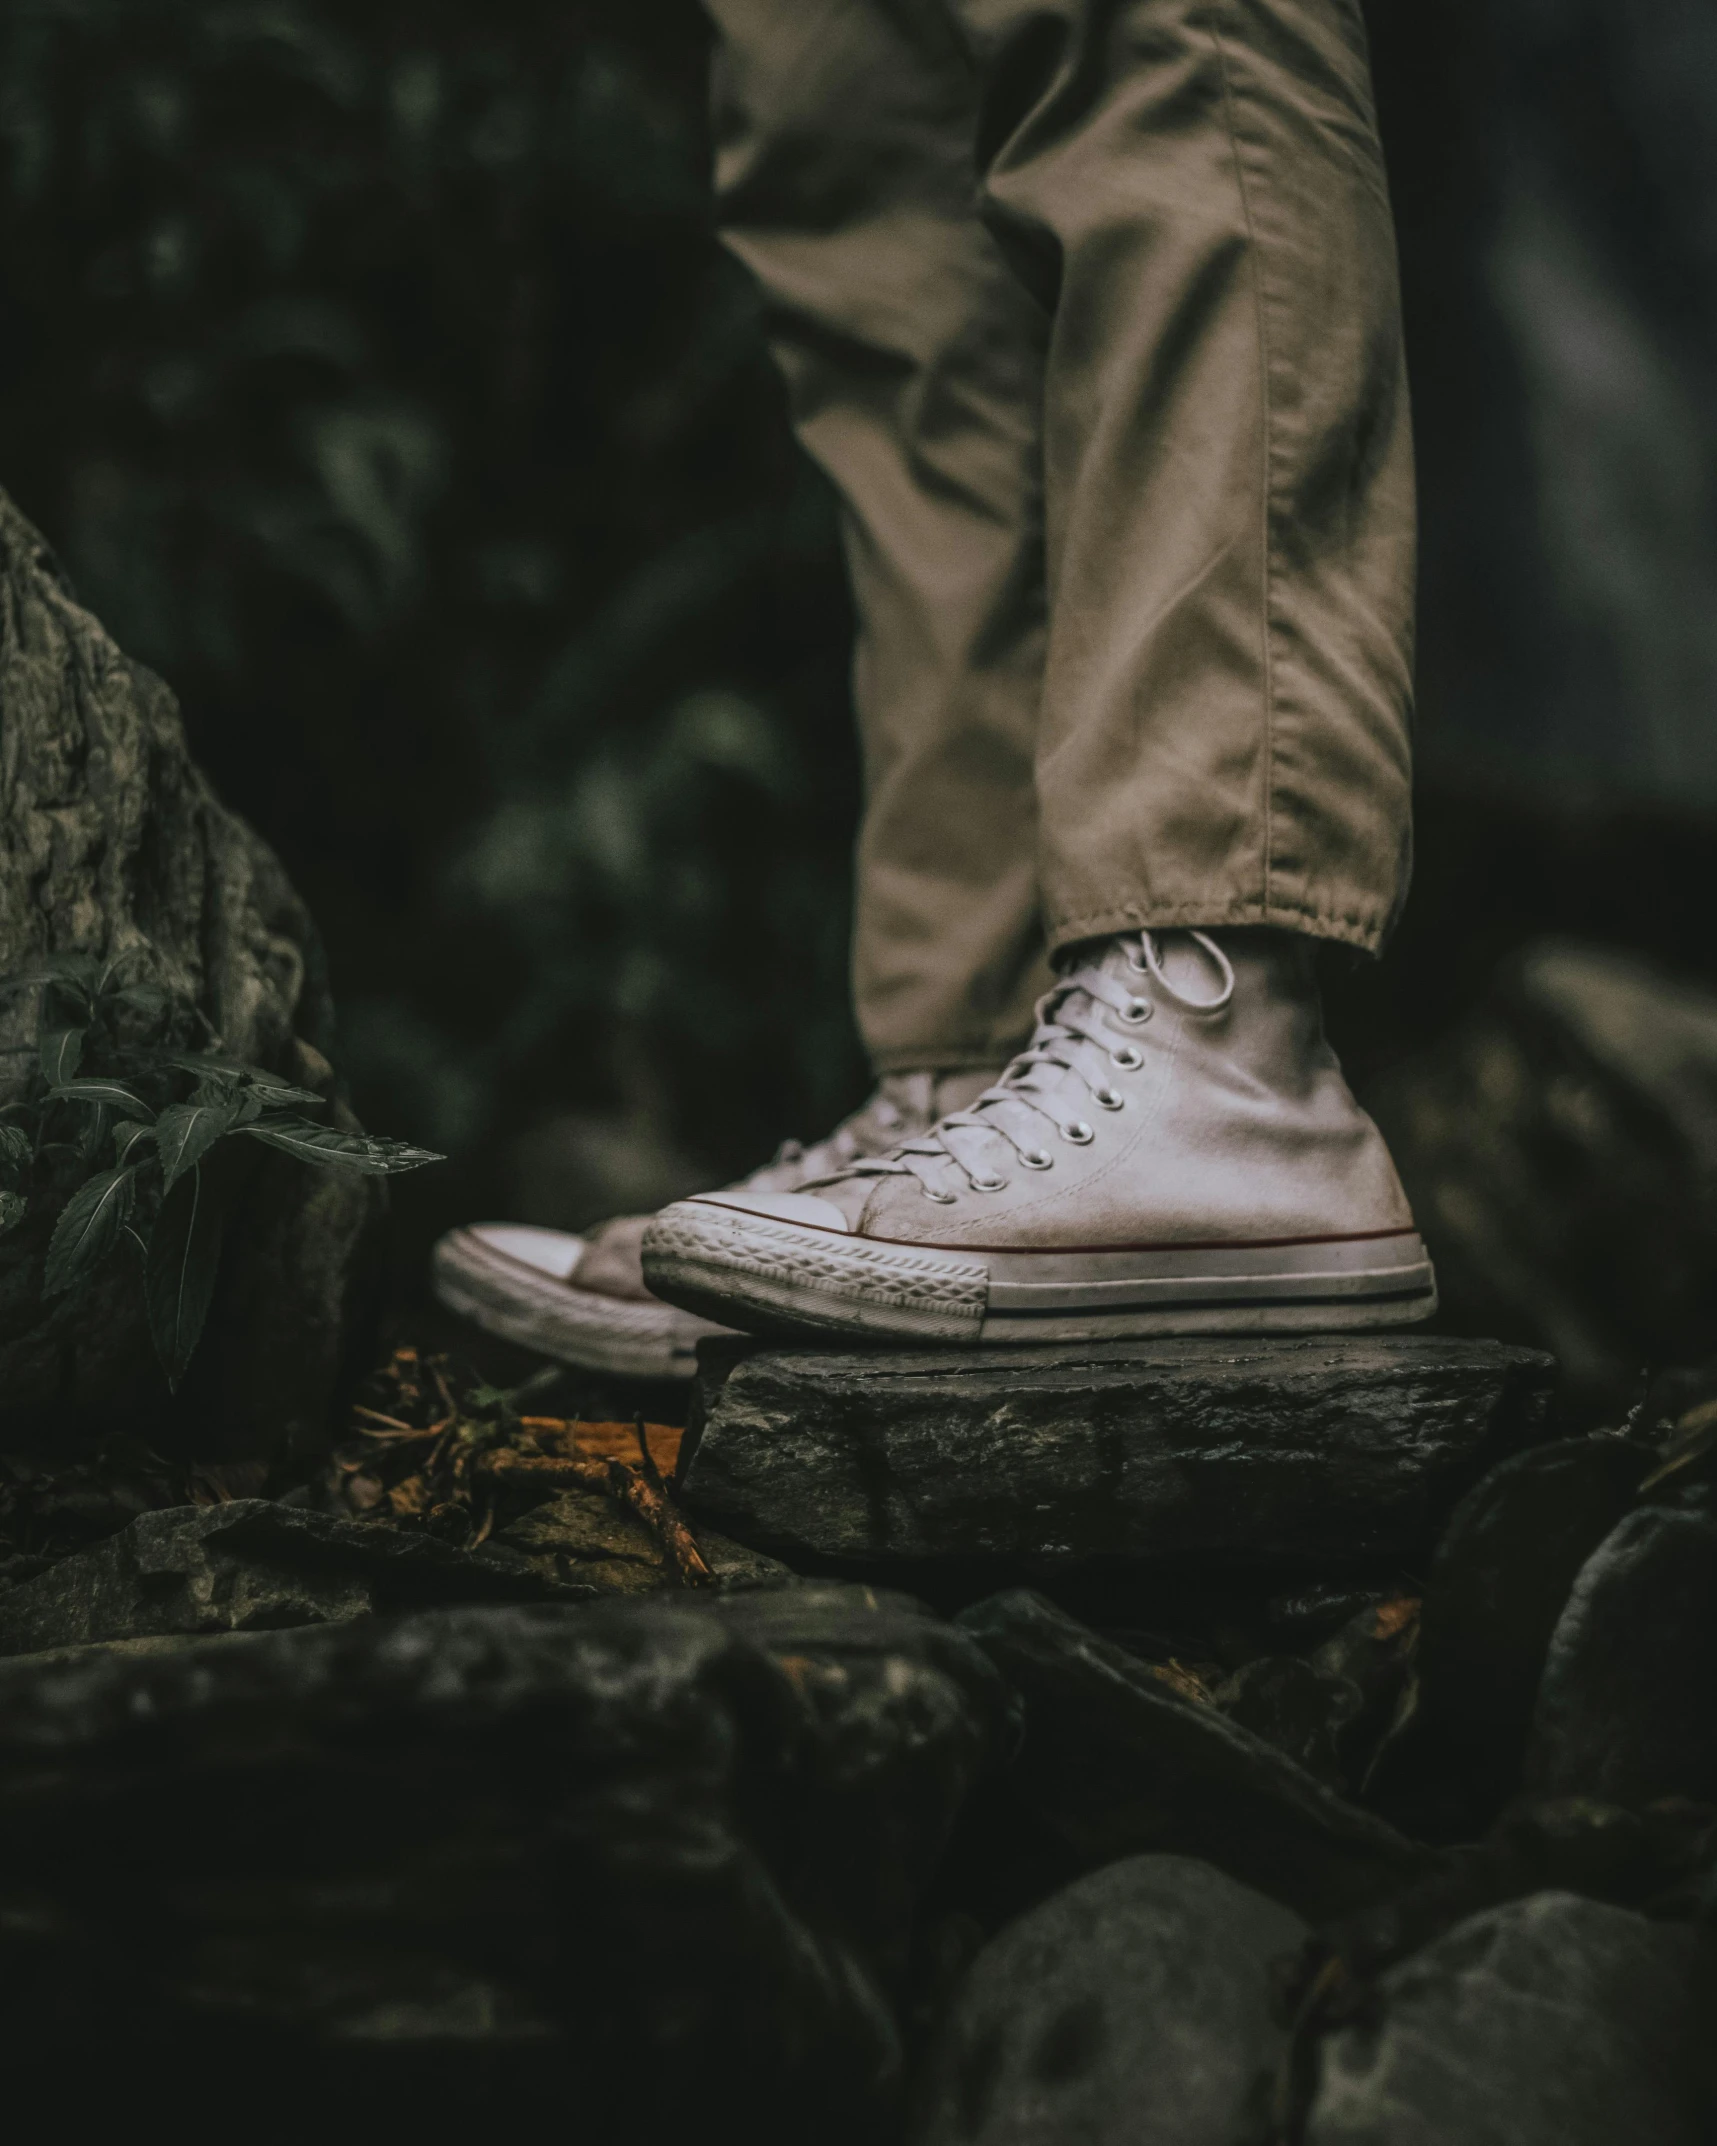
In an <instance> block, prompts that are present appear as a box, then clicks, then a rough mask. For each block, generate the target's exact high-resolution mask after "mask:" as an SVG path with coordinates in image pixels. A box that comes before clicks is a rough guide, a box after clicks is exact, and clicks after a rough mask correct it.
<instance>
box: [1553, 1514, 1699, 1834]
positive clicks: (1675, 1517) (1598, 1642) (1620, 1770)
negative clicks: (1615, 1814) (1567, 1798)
mask: <svg viewBox="0 0 1717 2146" xmlns="http://www.w3.org/2000/svg"><path fill="white" fill-rule="evenodd" d="M1713 1691H1717V1521H1713V1520H1712V1519H1710V1518H1708V1517H1707V1516H1706V1515H1705V1514H1703V1513H1699V1512H1677V1511H1674V1510H1672V1509H1664V1508H1660V1507H1655V1506H1645V1507H1642V1508H1641V1509H1640V1510H1639V1511H1638V1512H1634V1513H1630V1514H1629V1515H1628V1516H1627V1518H1626V1519H1625V1520H1623V1521H1622V1522H1621V1523H1620V1525H1619V1526H1617V1527H1616V1528H1615V1529H1614V1531H1613V1532H1612V1533H1611V1534H1610V1535H1609V1536H1608V1537H1607V1538H1606V1540H1605V1541H1604V1542H1603V1543H1602V1544H1601V1545H1600V1547H1599V1548H1598V1549H1597V1550H1596V1551H1594V1552H1593V1554H1592V1556H1591V1557H1590V1558H1589V1559H1588V1560H1587V1562H1586V1564H1585V1566H1584V1567H1583V1568H1582V1570H1581V1572H1580V1575H1579V1578H1578V1579H1577V1580H1576V1581H1575V1583H1574V1589H1573V1592H1572V1594H1571V1595H1570V1596H1569V1598H1568V1605H1567V1607H1566V1609H1565V1610H1564V1611H1563V1613H1562V1616H1561V1619H1560V1621H1559V1622H1558V1624H1557V1626H1556V1629H1555V1633H1554V1635H1553V1637H1552V1639H1551V1642H1550V1648H1549V1656H1548V1659H1547V1661H1546V1663H1545V1667H1544V1680H1543V1683H1542V1685H1541V1686H1540V1688H1539V1693H1538V1705H1537V1711H1536V1713H1535V1715H1534V1718H1533V1723H1532V1736H1531V1743H1530V1747H1529V1751H1528V1756H1527V1764H1526V1772H1527V1778H1528V1780H1529V1781H1530V1783H1531V1784H1532V1786H1533V1787H1534V1788H1535V1789H1537V1790H1539V1791H1540V1792H1542V1793H1546V1794H1551V1795H1584V1796H1597V1797H1603V1798H1605V1799H1607V1800H1608V1801H1610V1802H1614V1803H1647V1802H1651V1801H1654V1800H1655V1799H1656V1798H1658V1797H1663V1796H1683V1797H1690V1798H1693V1799H1695V1800H1696V1801H1700V1802H1709V1803H1717V1707H1713V1705H1712V1703H1711V1695H1712V1693H1713Z"/></svg>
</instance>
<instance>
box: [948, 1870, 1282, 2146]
mask: <svg viewBox="0 0 1717 2146" xmlns="http://www.w3.org/2000/svg"><path fill="white" fill-rule="evenodd" d="M1304 1931H1305V1925H1304V1924H1303V1923H1302V1922H1301V1921H1300V1919H1299V1917H1298V1916H1296V1915H1293V1914H1291V1913H1290V1912H1289V1911H1288V1910H1287V1909H1285V1908H1282V1907H1279V1906H1278V1905H1277V1904H1276V1903H1275V1902H1274V1901H1272V1900H1267V1899H1265V1898H1264V1897H1263V1896H1262V1895H1261V1894H1258V1893H1254V1892H1250V1891H1248V1890H1247V1888H1246V1887H1245V1886H1243V1885H1237V1884H1235V1883H1234V1881H1233V1880H1232V1879H1231V1878H1226V1877H1224V1876H1223V1875H1222V1873H1221V1872H1220V1871H1217V1870H1212V1869H1211V1868H1210V1867H1209V1866H1208V1865H1207V1864H1204V1863H1196V1862H1190V1861H1188V1860H1186V1859H1184V1858H1182V1857H1179V1856H1170V1855H1147V1856H1134V1857H1131V1858H1128V1859H1127V1860H1125V1861H1122V1862H1119V1863H1112V1864H1110V1865H1109V1866H1108V1867H1107V1868H1106V1869H1104V1870H1099V1871H1094V1872H1092V1873H1091V1874H1090V1875H1089V1876H1088V1877H1084V1878H1081V1879H1080V1880H1079V1881H1078V1882H1077V1883H1076V1884H1074V1885H1071V1886H1069V1887H1068V1888H1067V1889H1066V1890H1065V1891H1064V1892H1061V1893H1058V1894H1057V1895H1056V1896H1055V1897H1054V1898H1053V1899H1052V1900H1048V1901H1045V1902H1044V1903H1043V1905H1042V1906H1041V1907H1038V1908H1036V1909H1034V1910H1033V1911H1032V1913H1031V1914H1029V1915H1027V1916H1025V1917H1024V1918H1023V1919H1022V1920H1020V1921H1019V1922H1017V1923H1015V1924H1013V1925H1012V1927H1011V1928H1009V1929H1008V1930H1006V1931H1004V1932H1003V1933H1002V1934H1001V1936H999V1937H997V1938H996V1939H994V1940H993V1941H992V1943H991V1944H990V1945H989V1946H987V1947H986V1948H985V1950H984V1951H983V1952H982V1953H981V1954H980V1956H979V1957H978V1959H977V1961H976V1963H975V1964H974V1966H973V1967H972V1969H971V1971H970V1973H969V1975H968V1976H967V1978H966V1980H965V1982H964V1984H963V1986H962V1987H961V1989H960V1991H959V1994H958V1997H957V1998H956V2000H955V2003H954V2006H953V2010H952V2013H951V2015H950V2017H949V2019H948V2021H947V2024H946V2026H945V2027H944V2028H943V2030H942V2032H941V2033H940V2035H939V2036H938V2038H937V2045H936V2047H935V2049H934V2051H933V2052H932V2055H931V2057H930V2060H929V2062H928V2065H927V2067H926V2082H925V2088H924V2093H923V2119H922V2129H921V2131H920V2132H919V2133H918V2134H917V2135H918V2136H919V2137H920V2138H921V2139H922V2141H923V2146H1003V2142H1005V2146H1072V2142H1074V2141H1078V2142H1079V2146H1233V2141H1234V2140H1235V2139H1236V2138H1237V2137H1239V2136H1240V2135H1241V2133H1242V2130H1243V2127H1244V2125H1245V2123H1246V2121H1247V2119H1248V2117H1249V2116H1250V2115H1251V2114H1252V2113H1253V2111H1254V2110H1255V2109H1256V2107H1257V2106H1258V2105H1259V2103H1260V2098H1261V2097H1260V2085H1261V2082H1262V2081H1263V2080H1264V2078H1265V2077H1266V2076H1267V2074H1268V2073H1269V2071H1270V2070H1271V2069H1272V2068H1273V2066H1274V2064H1275V2062H1276V2059H1277V2056H1278V2053H1279V2051H1280V2047H1281V2043H1282V2035H1281V2032H1280V2030H1279V2029H1278V2028H1276V2027H1275V2026H1274V2025H1273V2024H1272V2023H1271V2019H1270V2009H1269V1988H1270V1980H1269V1973H1270V1968H1271V1965H1272V1963H1273V1962H1274V1961H1275V1960H1277V1959H1278V1958H1280V1957H1281V1956H1282V1955H1283V1954H1285V1953H1291V1952H1292V1951H1293V1950H1294V1948H1295V1946H1296V1945H1297V1944H1298V1943H1299V1941H1300V1939H1301V1937H1302V1936H1303V1934H1304Z"/></svg>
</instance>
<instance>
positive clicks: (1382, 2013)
mask: <svg viewBox="0 0 1717 2146" xmlns="http://www.w3.org/2000/svg"><path fill="white" fill-rule="evenodd" d="M1708 1948H1709V1940H1708V1939H1707V1938H1705V1937H1703V1936H1702V1935H1700V1934H1699V1933H1696V1932H1694V1931H1692V1930H1688V1929H1683V1928H1678V1927H1675V1926H1672V1925H1666V1924H1662V1923H1655V1922H1650V1921H1648V1920H1647V1919H1646V1918H1645V1917H1644V1916H1642V1915H1635V1914H1632V1913H1630V1912H1629V1911H1628V1910H1627V1909H1625V1908H1617V1907H1610V1906H1607V1905H1604V1904H1602V1903H1600V1902H1597V1901H1592V1900H1582V1899H1579V1898H1577V1897H1576V1896H1574V1895H1573V1894H1570V1893H1538V1894H1535V1895H1533V1896H1532V1897H1531V1898H1529V1899H1526V1900H1517V1901H1512V1902H1510V1903H1509V1904H1508V1905H1507V1906H1504V1907H1498V1908H1492V1909H1488V1910H1487V1911H1486V1912H1485V1913H1483V1914H1481V1915H1475V1916H1473V1917H1472V1918H1471V1920H1470V1921H1467V1922H1464V1923H1462V1924H1460V1925H1459V1926H1458V1927H1457V1928H1456V1929H1454V1930H1451V1931H1450V1932H1449V1933H1448V1935H1447V1936H1445V1937H1442V1938H1439V1939H1438V1940H1437V1941H1436V1943H1435V1944H1432V1945H1430V1946H1428V1947H1427V1948H1426V1949H1425V1950H1424V1951H1423V1952H1421V1953H1419V1954H1417V1955H1416V1956H1415V1957H1414V1958H1413V1959H1410V1960H1408V1961H1406V1962H1404V1963H1403V1964H1402V1965H1401V1966H1399V1967H1395V1968H1392V1969H1391V1970H1390V1971H1389V1972H1388V1973H1387V1974H1386V1975H1385V1976H1384V1977H1383V1978H1382V1981H1381V1983H1380V1985H1379V1986H1378V1990H1377V1993H1376V2002H1375V2005H1374V2006H1373V2007H1372V2008H1371V2013H1370V2014H1369V2015H1368V2016H1367V2017H1366V2018H1364V2019H1363V2020H1361V2021H1360V2022H1359V2023H1357V2024H1354V2025H1352V2026H1348V2027H1344V2028H1342V2029H1340V2030H1339V2031H1338V2032H1336V2033H1335V2034H1333V2035H1332V2036H1331V2037H1330V2038H1329V2039H1328V2040H1327V2041H1326V2043H1325V2044H1324V2047H1323V2051H1322V2075H1321V2079H1320V2081H1319V2085H1318V2089H1317V2093H1316V2096H1315V2099H1314V2101H1313V2103H1312V2109H1311V2116H1310V2121H1309V2123H1308V2125H1307V2127H1306V2131H1305V2141H1306V2146H1624V2142H1626V2146H1634V2142H1636V2141H1637V2142H1639V2146H1646V2142H1647V2141H1649V2142H1650V2146H1702V2142H1704V2141H1707V2140H1709V2139H1710V2138H1711V2137H1712V2135H1713V2126H1714V2125H1717V2103H1714V2102H1713V2100H1712V2097H1711V2077H1710V2072H1709V2047H1708V2045H1709V2028H1710V2019H1711V2016H1712V2015H1711V2010H1710V2006H1711V2000H1712V1997H1713V1995H1714V1994H1717V1992H1714V1990H1713V1985H1712V1976H1711V1966H1712V1962H1711V1955H1710V1951H1709V1949H1708Z"/></svg>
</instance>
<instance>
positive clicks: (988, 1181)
mask: <svg viewBox="0 0 1717 2146" xmlns="http://www.w3.org/2000/svg"><path fill="white" fill-rule="evenodd" d="M1007 1189H1008V1181H1007V1179H1006V1178H1005V1177H974V1178H973V1180H972V1190H973V1191H974V1192H1006V1190H1007Z"/></svg>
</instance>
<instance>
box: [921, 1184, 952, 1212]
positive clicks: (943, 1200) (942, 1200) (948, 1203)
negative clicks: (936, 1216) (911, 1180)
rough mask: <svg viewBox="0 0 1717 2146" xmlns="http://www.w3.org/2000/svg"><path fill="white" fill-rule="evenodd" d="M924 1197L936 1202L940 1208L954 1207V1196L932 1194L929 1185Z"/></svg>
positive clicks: (940, 1193)
mask: <svg viewBox="0 0 1717 2146" xmlns="http://www.w3.org/2000/svg"><path fill="white" fill-rule="evenodd" d="M924 1197H925V1198H926V1199H927V1200H934V1201H935V1202H936V1204H937V1206H938V1207H952V1206H953V1204H954V1195H953V1194H952V1193H951V1192H932V1191H931V1189H930V1187H929V1186H928V1185H926V1186H925V1188H924Z"/></svg>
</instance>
